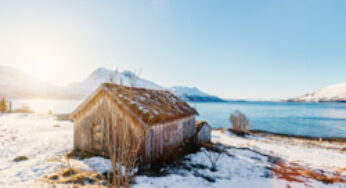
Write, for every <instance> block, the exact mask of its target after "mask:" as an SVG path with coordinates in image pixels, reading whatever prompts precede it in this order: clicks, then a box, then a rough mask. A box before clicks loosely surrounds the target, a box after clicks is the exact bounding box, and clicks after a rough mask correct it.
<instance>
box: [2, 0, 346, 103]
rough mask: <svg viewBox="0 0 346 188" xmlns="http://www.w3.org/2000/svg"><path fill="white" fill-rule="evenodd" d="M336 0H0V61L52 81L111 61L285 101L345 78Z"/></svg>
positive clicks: (149, 74) (167, 78) (167, 82)
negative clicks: (328, 0)
mask: <svg viewBox="0 0 346 188" xmlns="http://www.w3.org/2000/svg"><path fill="white" fill-rule="evenodd" d="M266 2H268V3H266ZM269 2H271V3H270V4H269ZM345 6H346V2H345V1H333V3H330V2H327V1H319V0H316V1H291V3H289V4H288V3H285V2H281V3H279V2H277V1H262V2H261V3H260V2H251V3H250V2H246V1H218V2H213V3H212V2H211V1H188V2H185V1H166V0H162V1H161V0H152V1H140V2H137V3H134V2H132V1H102V2H101V1H97V2H96V1H39V0H37V1H31V2H28V1H17V0H14V1H1V2H0V25H1V29H0V64H1V65H9V66H14V67H17V68H19V69H21V70H23V71H25V72H28V73H30V74H31V75H33V76H35V77H36V78H39V79H41V80H43V81H47V82H50V83H54V84H56V85H60V86H64V85H66V84H68V83H71V82H73V81H80V80H83V79H85V78H86V77H87V76H88V75H89V74H90V73H91V72H92V71H94V70H95V69H96V68H98V67H106V68H109V69H115V68H116V67H118V68H119V69H120V70H130V71H134V70H139V69H143V71H142V74H141V77H143V78H145V79H148V80H151V81H154V82H156V83H158V84H160V85H162V86H164V87H171V86H175V85H184V86H190V87H198V88H200V89H201V90H203V91H206V92H208V93H210V94H215V95H218V96H220V97H223V98H228V99H232V98H233V99H247V98H256V99H272V98H276V99H280V98H287V97H295V96H299V95H301V94H304V93H306V92H310V91H314V90H317V89H320V88H322V87H325V86H327V85H330V84H335V83H340V82H344V81H345V80H346V76H345V75H346V74H344V71H345V70H346V63H345V61H346V52H345V49H346V46H345V44H346V38H345V33H346V26H345V24H344V21H345V18H346V13H345V11H344V7H345ZM240 10H242V11H240ZM326 74H328V76H324V75H326Z"/></svg>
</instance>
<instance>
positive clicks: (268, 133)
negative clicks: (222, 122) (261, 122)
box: [213, 128, 346, 143]
mask: <svg viewBox="0 0 346 188" xmlns="http://www.w3.org/2000/svg"><path fill="white" fill-rule="evenodd" d="M213 130H222V131H230V132H232V133H235V132H234V131H233V130H232V129H230V128H213ZM238 134H239V133H238ZM241 134H244V135H255V136H278V137H284V138H298V139H304V140H310V141H328V142H341V143H346V138H342V137H313V136H303V135H294V134H284V133H275V132H271V131H265V130H248V131H247V132H246V133H241Z"/></svg>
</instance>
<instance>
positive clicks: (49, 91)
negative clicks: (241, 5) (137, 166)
mask: <svg viewBox="0 0 346 188" xmlns="http://www.w3.org/2000/svg"><path fill="white" fill-rule="evenodd" d="M111 80H112V82H114V83H117V84H120V83H122V84H124V85H126V86H135V87H142V88H149V89H166V90H170V91H171V92H172V93H174V94H175V95H177V96H179V97H181V98H182V99H185V100H187V101H222V99H220V98H218V97H216V96H212V95H209V94H206V93H204V92H202V91H200V90H199V89H197V88H188V87H180V86H179V87H173V88H164V87H162V86H160V85H158V84H156V83H154V82H152V81H149V80H145V79H143V78H140V77H138V76H137V75H135V74H134V73H132V72H130V71H123V72H118V71H112V70H109V69H106V68H98V69H96V70H95V71H94V72H92V73H91V74H90V75H89V76H88V77H87V78H86V79H85V80H83V81H81V82H73V83H71V84H68V85H67V86H65V87H58V86H55V85H53V84H49V83H46V82H42V81H40V80H38V79H36V78H34V77H32V76H30V75H29V74H27V73H25V72H23V71H21V70H19V69H16V68H13V67H8V66H0V97H2V96H4V97H7V98H13V99H30V98H48V99H78V100H80V99H83V98H85V97H86V96H88V95H89V94H90V93H92V92H93V91H95V90H96V89H97V87H99V86H100V84H101V83H104V82H110V81H111Z"/></svg>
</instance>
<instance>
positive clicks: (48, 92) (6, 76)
mask: <svg viewBox="0 0 346 188" xmlns="http://www.w3.org/2000/svg"><path fill="white" fill-rule="evenodd" d="M0 96H1V97H7V98H21V99H27V98H42V97H52V98H62V92H61V90H60V88H59V87H57V86H54V85H52V84H49V83H46V82H42V81H40V80H38V79H36V78H34V77H32V76H31V75H29V74H27V73H25V72H23V71H21V70H19V69H16V68H13V67H9V66H0Z"/></svg>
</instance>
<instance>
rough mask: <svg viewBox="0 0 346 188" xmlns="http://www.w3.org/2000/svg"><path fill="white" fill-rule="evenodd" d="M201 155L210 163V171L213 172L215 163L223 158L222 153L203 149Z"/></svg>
mask: <svg viewBox="0 0 346 188" xmlns="http://www.w3.org/2000/svg"><path fill="white" fill-rule="evenodd" d="M202 151H203V153H204V155H205V156H206V157H207V159H208V161H209V162H210V166H211V169H210V170H211V171H212V172H215V171H216V170H217V169H216V167H217V163H218V162H219V161H220V159H222V157H223V151H216V150H215V151H213V150H208V149H206V148H203V150H202Z"/></svg>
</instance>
